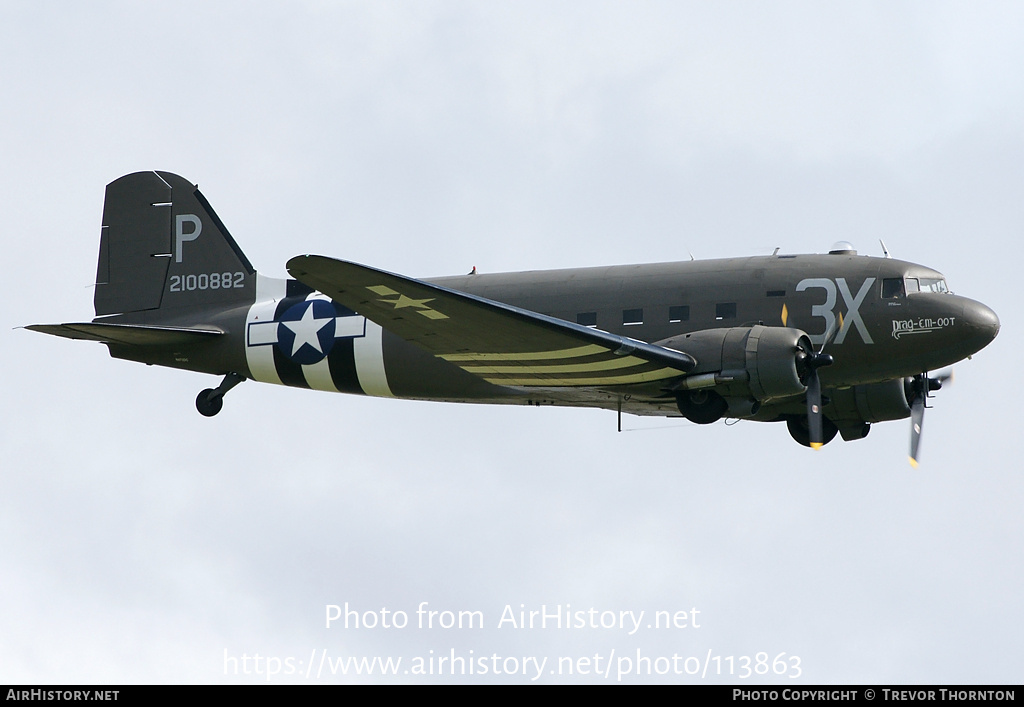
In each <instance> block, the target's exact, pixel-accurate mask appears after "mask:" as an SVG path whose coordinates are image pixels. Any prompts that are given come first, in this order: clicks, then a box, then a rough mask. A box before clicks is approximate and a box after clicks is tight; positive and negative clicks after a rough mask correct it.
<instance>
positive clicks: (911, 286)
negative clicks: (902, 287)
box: [907, 277, 921, 295]
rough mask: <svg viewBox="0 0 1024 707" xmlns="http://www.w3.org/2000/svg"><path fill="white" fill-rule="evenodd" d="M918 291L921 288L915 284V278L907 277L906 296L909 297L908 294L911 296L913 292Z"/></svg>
mask: <svg viewBox="0 0 1024 707" xmlns="http://www.w3.org/2000/svg"><path fill="white" fill-rule="evenodd" d="M920 291H921V286H920V285H919V284H918V283H917V278H916V277H908V278H907V294H908V295H910V294H913V293H915V292H920Z"/></svg>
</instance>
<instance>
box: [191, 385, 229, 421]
mask: <svg viewBox="0 0 1024 707" xmlns="http://www.w3.org/2000/svg"><path fill="white" fill-rule="evenodd" d="M222 407H224V394H223V393H221V392H219V391H217V390H214V389H213V388H207V389H206V390H204V391H202V392H200V393H199V395H198V396H197V397H196V410H198V411H199V414H200V415H202V416H203V417H213V416H214V415H216V414H217V413H218V412H220V409H221V408H222Z"/></svg>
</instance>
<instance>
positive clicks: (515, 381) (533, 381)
mask: <svg viewBox="0 0 1024 707" xmlns="http://www.w3.org/2000/svg"><path fill="white" fill-rule="evenodd" d="M682 375H684V374H683V372H682V371H679V370H676V369H675V368H659V369H658V370H656V371H648V372H647V373H632V374H621V375H618V376H601V377H597V378H488V377H485V378H484V380H486V381H487V382H488V383H494V384H495V385H523V386H548V387H550V386H560V387H574V386H594V385H627V384H629V383H646V382H648V381H656V380H663V379H668V378H678V377H680V376H682Z"/></svg>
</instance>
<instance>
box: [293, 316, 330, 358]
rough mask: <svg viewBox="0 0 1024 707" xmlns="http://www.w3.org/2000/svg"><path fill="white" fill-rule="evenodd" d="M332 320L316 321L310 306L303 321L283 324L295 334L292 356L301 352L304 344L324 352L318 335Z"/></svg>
mask: <svg viewBox="0 0 1024 707" xmlns="http://www.w3.org/2000/svg"><path fill="white" fill-rule="evenodd" d="M330 321H331V320H330V319H314V318H313V307H312V305H310V306H309V307H307V308H306V312H305V313H304V314H303V315H302V319H300V320H298V321H292V322H281V323H282V324H284V325H285V326H286V327H288V328H289V329H291V330H292V331H293V332H294V333H295V343H294V344H293V345H292V356H294V355H295V354H297V353H298V352H299V349H301V348H302V346H303V345H304V344H309V345H310V346H312V347H313V348H314V349H316V350H317V351H318V352H319V353H323V352H324V350H323V349H322V348H321V347H320V337H319V336H318V334H319V333H320V330H321V329H323V328H324V327H325V326H327V325H328V324H329V323H330Z"/></svg>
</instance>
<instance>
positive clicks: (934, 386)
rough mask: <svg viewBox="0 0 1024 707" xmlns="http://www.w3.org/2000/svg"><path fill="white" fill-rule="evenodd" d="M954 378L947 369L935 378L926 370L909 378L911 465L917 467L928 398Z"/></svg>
mask: <svg viewBox="0 0 1024 707" xmlns="http://www.w3.org/2000/svg"><path fill="white" fill-rule="evenodd" d="M952 378H953V372H952V371H945V372H943V373H939V374H938V375H937V376H935V377H934V378H929V377H928V373H927V372H925V373H918V374H917V375H916V376H914V377H913V378H909V379H907V398H908V399H909V401H910V465H911V466H912V467H914V468H915V469H916V468H917V459H918V456H919V453H920V449H921V430H922V428H923V427H924V410H925V408H926V407H928V398H929V397H930V396H931V393H932V391H935V390H939V389H940V388H942V384H943V383H945V382H946V381H948V380H951V379H952Z"/></svg>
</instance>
